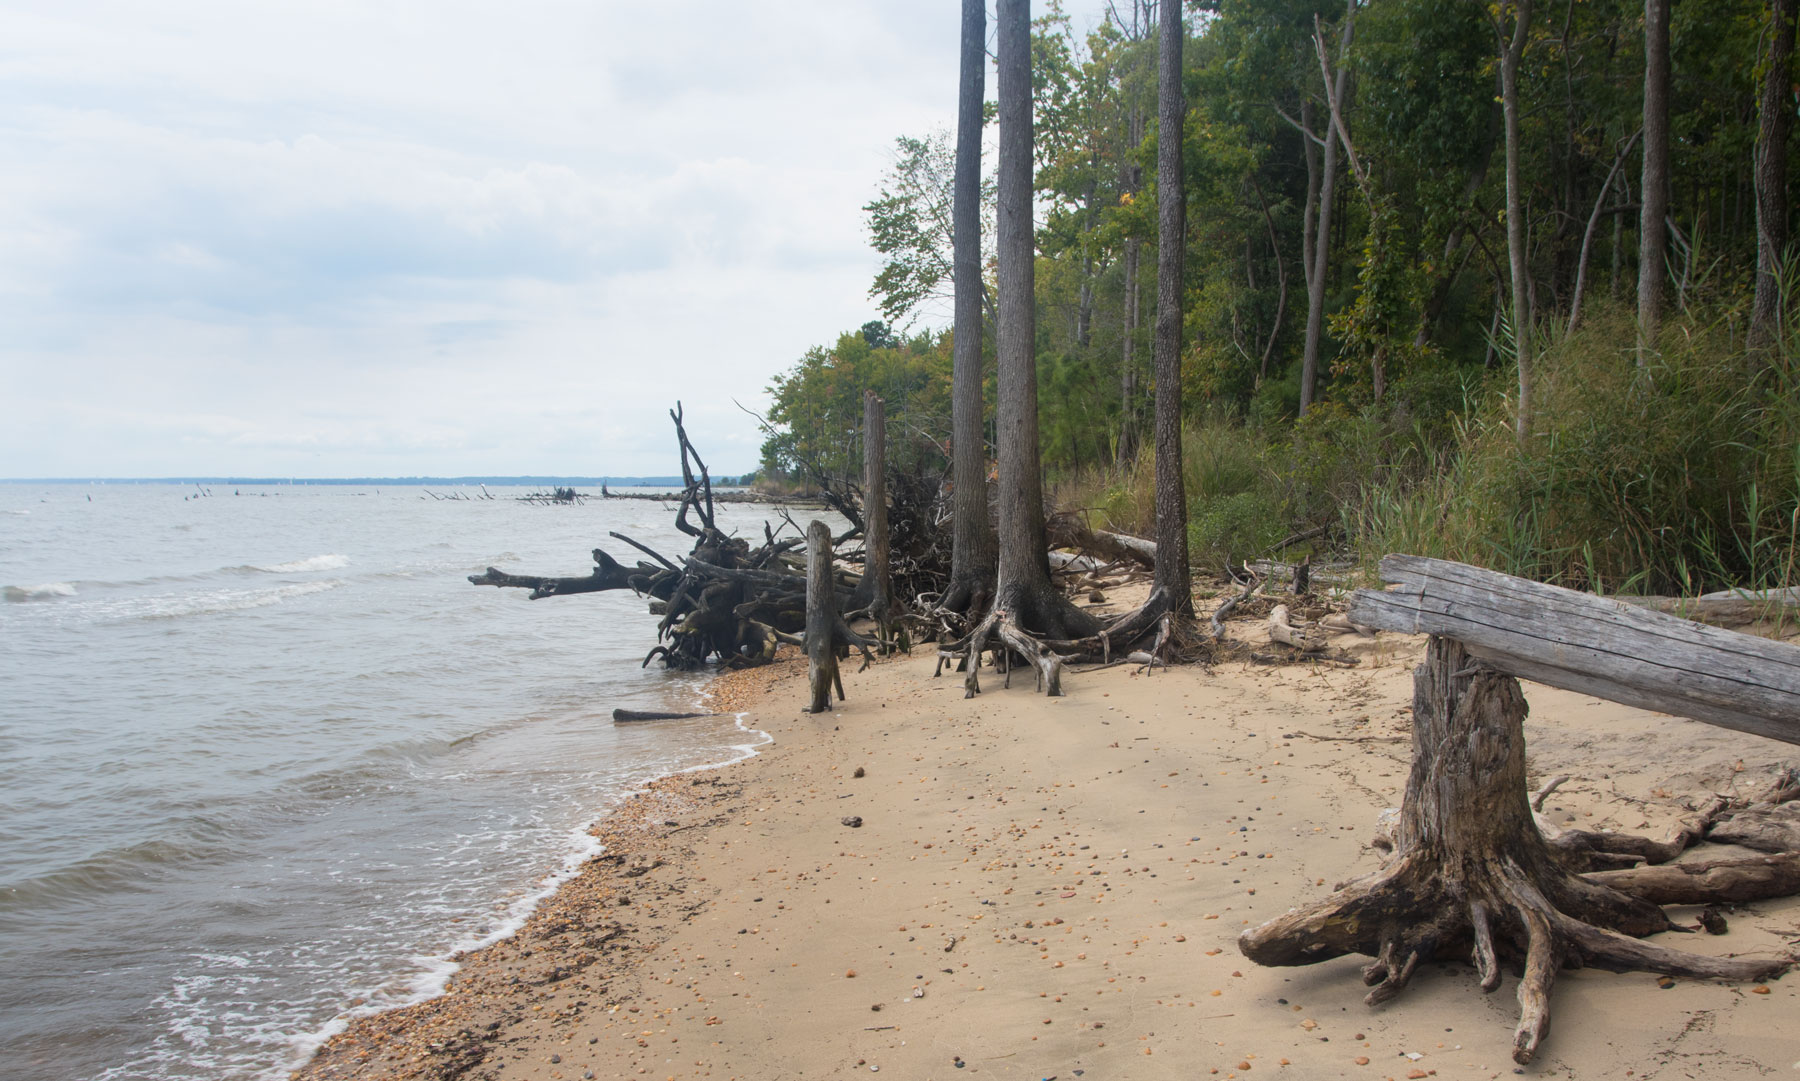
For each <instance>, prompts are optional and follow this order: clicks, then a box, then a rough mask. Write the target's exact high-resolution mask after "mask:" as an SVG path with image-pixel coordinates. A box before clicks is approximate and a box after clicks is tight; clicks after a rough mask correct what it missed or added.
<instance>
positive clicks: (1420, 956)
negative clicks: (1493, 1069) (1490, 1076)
mask: <svg viewBox="0 0 1800 1081" xmlns="http://www.w3.org/2000/svg"><path fill="white" fill-rule="evenodd" d="M1525 710H1526V706H1525V699H1524V696H1523V694H1522V693H1521V692H1520V689H1519V684H1518V681H1517V680H1516V679H1514V678H1513V677H1512V676H1510V675H1506V674H1504V673H1502V672H1497V671H1494V670H1493V669H1491V668H1488V667H1486V666H1484V665H1482V664H1478V663H1474V662H1473V660H1472V657H1471V655H1470V654H1469V653H1468V652H1467V651H1465V649H1464V648H1463V646H1462V645H1461V644H1460V643H1458V642H1455V641H1452V640H1450V639H1447V638H1439V637H1433V638H1432V639H1431V641H1430V643H1429V644H1428V645H1427V647H1426V653H1425V661H1424V663H1423V664H1422V665H1420V667H1419V668H1418V669H1417V671H1416V672H1415V674H1414V690H1413V760H1412V772H1411V775H1410V777H1409V778H1408V780H1407V785H1406V796H1405V801H1404V803H1403V804H1402V806H1401V810H1400V818H1399V821H1398V822H1397V823H1396V824H1395V827H1394V829H1393V834H1392V836H1393V845H1394V847H1393V855H1392V857H1391V858H1390V860H1389V861H1388V863H1387V865H1386V866H1385V867H1384V868H1382V869H1381V870H1379V871H1377V872H1375V873H1373V874H1370V875H1366V876H1364V877H1362V878H1359V879H1356V880H1354V881H1352V882H1349V883H1346V884H1345V885H1344V886H1343V887H1342V888H1341V889H1340V890H1339V891H1338V892H1337V893H1335V894H1333V895H1331V896H1328V897H1325V898H1322V899H1320V900H1318V901H1315V902H1313V903H1311V904H1309V905H1304V906H1302V907H1300V908H1296V909H1292V910H1290V911H1289V912H1288V913H1287V914H1286V915H1283V916H1280V917H1278V918H1276V919H1274V920H1271V921H1269V922H1268V923H1265V924H1263V925H1262V926H1260V927H1255V928H1252V929H1250V930H1248V931H1245V932H1244V933H1243V934H1242V935H1241V936H1240V937H1239V939H1238V946H1239V948H1240V949H1241V950H1243V952H1244V954H1245V956H1247V957H1249V958H1250V959H1251V960H1253V961H1255V962H1257V963H1259V964H1265V965H1303V964H1312V963H1314V962H1318V961H1324V960H1329V959H1330V958H1333V957H1339V956H1342V955H1344V954H1350V953H1361V954H1365V955H1367V956H1369V957H1372V958H1374V959H1375V960H1374V961H1373V962H1372V963H1371V964H1369V965H1368V966H1367V967H1366V968H1365V969H1364V970H1363V980H1364V982H1365V983H1367V984H1370V985H1371V986H1372V987H1373V990H1372V991H1370V992H1369V995H1368V997H1367V999H1366V1001H1367V1002H1368V1004H1369V1005H1371V1006H1373V1005H1378V1004H1380V1003H1382V1002H1386V1001H1388V1000H1389V999H1392V998H1394V997H1395V996H1397V995H1399V994H1400V993H1401V992H1402V991H1403V990H1404V989H1405V988H1406V986H1407V983H1408V982H1409V981H1410V980H1411V979H1412V976H1413V973H1414V972H1416V971H1417V969H1418V966H1419V964H1420V963H1421V962H1426V961H1430V960H1432V959H1433V958H1434V957H1445V958H1449V957H1456V958H1462V957H1470V958H1472V960H1473V961H1474V964H1475V967H1476V970H1477V972H1478V973H1479V975H1480V979H1481V986H1482V988H1483V989H1484V990H1487V991H1492V990H1494V989H1496V988H1498V987H1499V986H1500V980H1501V965H1502V963H1503V962H1508V961H1511V962H1515V963H1517V964H1519V965H1522V966H1523V972H1524V975H1523V977H1522V978H1521V979H1520V981H1519V987H1518V1001H1519V1026H1518V1030H1517V1032H1516V1034H1515V1036H1514V1041H1513V1058H1514V1060H1516V1061H1517V1062H1519V1063H1521V1064H1524V1063H1528V1062H1530V1061H1531V1060H1532V1058H1533V1056H1535V1055H1536V1054H1537V1051H1538V1049H1539V1047H1540V1045H1541V1044H1542V1042H1543V1039H1544V1036H1545V1034H1546V1032H1547V1031H1548V1030H1549V1027H1550V989H1551V985H1552V984H1553V982H1554V981H1555V979H1556V973H1557V972H1558V970H1560V969H1562V968H1564V967H1580V966H1583V965H1590V966H1593V967H1597V968H1605V969H1610V970H1612V971H1617V972H1627V971H1649V972H1662V973H1666V974H1669V975H1675V976H1692V977H1699V978H1711V979H1734V980H1738V979H1766V978H1769V977H1771V976H1775V975H1778V974H1780V973H1781V972H1783V971H1785V970H1786V968H1787V967H1788V964H1789V962H1788V961H1786V960H1783V959H1754V960H1737V959H1728V958H1716V957H1702V956H1698V955H1694V954H1688V953H1683V952H1680V951H1677V950H1672V949H1669V948H1667V947H1664V946H1660V945H1654V944H1651V943H1646V942H1640V941H1638V940H1637V939H1636V938H1635V937H1632V936H1641V935H1647V934H1652V933H1655V932H1657V931H1665V930H1669V929H1671V928H1673V926H1674V925H1673V924H1672V923H1671V922H1670V921H1669V919H1668V917H1667V916H1666V915H1664V913H1663V911H1662V909H1661V908H1659V907H1657V906H1656V905H1655V904H1653V903H1651V902H1649V901H1646V900H1642V899H1640V898H1638V897H1633V896H1628V895H1627V894H1625V893H1621V892H1619V891H1617V890H1613V889H1608V888H1606V887H1604V886H1601V885H1599V884H1597V883H1596V882H1594V881H1591V880H1589V879H1587V878H1584V877H1582V876H1579V875H1576V874H1573V873H1571V872H1570V871H1569V870H1567V869H1566V868H1565V867H1564V866H1563V864H1562V863H1561V862H1560V861H1559V860H1558V858H1557V856H1556V854H1555V853H1554V852H1553V851H1552V850H1551V848H1550V846H1549V845H1548V844H1546V843H1545V840H1544V837H1543V835H1542V834H1541V833H1539V832H1538V828H1537V825H1536V823H1535V822H1534V821H1533V818H1532V813H1531V805H1530V802H1529V798H1528V795H1527V789H1526V787H1525V737H1524V728H1523V722H1524V718H1525Z"/></svg>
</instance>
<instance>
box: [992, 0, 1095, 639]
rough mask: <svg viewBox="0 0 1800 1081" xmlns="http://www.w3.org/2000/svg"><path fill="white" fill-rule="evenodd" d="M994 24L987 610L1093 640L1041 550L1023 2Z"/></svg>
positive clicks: (1012, 3) (1005, 2)
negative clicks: (992, 575)
mask: <svg viewBox="0 0 1800 1081" xmlns="http://www.w3.org/2000/svg"><path fill="white" fill-rule="evenodd" d="M995 21H996V23H997V24H998V27H997V28H998V41H997V50H996V51H997V53H998V58H997V60H998V62H997V63H996V65H995V67H996V69H997V73H998V76H999V84H1000V85H999V98H1000V177H999V187H1000V190H999V205H998V208H997V209H998V213H997V217H998V234H999V235H998V241H999V243H998V245H997V255H998V258H999V277H1000V320H999V325H998V327H997V328H996V337H997V344H998V352H999V392H998V393H999V397H998V401H997V403H996V404H997V410H996V412H997V425H998V429H999V431H998V437H997V442H998V443H999V444H1000V538H999V539H1000V576H999V583H998V585H997V586H996V587H995V607H996V608H997V609H999V610H1002V611H1004V612H1006V613H1007V615H1008V616H1009V617H1010V618H1011V619H1013V620H1015V621H1016V622H1017V623H1019V624H1020V625H1022V626H1024V627H1026V628H1028V629H1030V630H1034V631H1038V632H1041V633H1044V634H1046V635H1048V636H1049V637H1051V638H1075V637H1081V636H1083V635H1087V634H1092V633H1094V632H1095V631H1097V630H1098V629H1099V623H1098V621H1096V620H1095V619H1094V618H1093V617H1092V616H1090V615H1088V614H1087V613H1085V612H1081V611H1079V610H1077V609H1076V608H1075V607H1074V606H1073V605H1072V604H1070V603H1069V602H1068V600H1067V599H1066V598H1064V597H1063V596H1062V594H1060V593H1058V592H1057V591H1056V590H1055V589H1054V588H1053V587H1052V586H1051V584H1050V561H1049V557H1048V547H1047V545H1046V543H1045V533H1044V489H1043V482H1042V479H1041V478H1040V476H1039V455H1038V415H1037V357H1036V355H1035V352H1034V350H1035V347H1036V337H1037V336H1036V323H1037V314H1036V297H1035V288H1034V286H1035V270H1034V267H1033V265H1032V260H1033V257H1034V254H1035V248H1034V243H1033V241H1034V238H1033V225H1032V216H1031V203H1032V157H1031V150H1032V123H1031V4H1030V0H999V6H998V8H997V10H996V14H995Z"/></svg>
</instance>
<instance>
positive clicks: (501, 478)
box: [0, 471, 752, 488]
mask: <svg viewBox="0 0 1800 1081" xmlns="http://www.w3.org/2000/svg"><path fill="white" fill-rule="evenodd" d="M746 472H752V471H746ZM743 475H744V474H743V473H721V474H719V476H720V477H740V476H743ZM682 483H683V481H682V479H681V478H680V477H678V476H638V477H615V476H577V475H563V474H555V473H514V474H483V475H475V474H470V475H467V476H456V477H424V476H411V477H249V476H243V477H233V476H199V475H196V476H177V477H0V484H180V485H189V484H237V485H243V486H246V487H286V486H291V485H308V484H327V485H353V484H362V485H368V484H393V485H425V484H461V485H470V484H493V485H496V486H514V487H516V486H520V485H527V484H562V485H576V484H586V485H595V484H602V485H609V486H614V487H621V488H634V487H638V488H667V487H676V488H679V487H681V485H682Z"/></svg>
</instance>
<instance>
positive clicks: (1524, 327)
mask: <svg viewBox="0 0 1800 1081" xmlns="http://www.w3.org/2000/svg"><path fill="white" fill-rule="evenodd" d="M1650 2H1654V0H1650ZM1509 6H1510V7H1511V8H1512V9H1513V12H1512V16H1513V25H1512V33H1511V34H1510V35H1508V34H1507V32H1506V29H1505V27H1506V22H1505V17H1506V9H1507V7H1509ZM1530 31H1531V0H1513V2H1512V3H1510V4H1502V5H1501V6H1500V9H1499V11H1498V12H1496V14H1495V16H1494V38H1495V40H1496V41H1497V42H1498V43H1499V45H1500V108H1501V110H1502V111H1503V112H1504V114H1505V116H1506V254H1507V264H1508V267H1509V270H1510V272H1511V277H1512V322H1513V349H1514V352H1515V354H1516V356H1517V359H1518V367H1519V415H1518V418H1517V419H1516V421H1515V425H1516V430H1517V433H1518V436H1519V439H1520V441H1521V442H1523V441H1524V439H1525V437H1526V436H1528V435H1530V434H1531V359H1532V358H1531V277H1530V270H1529V268H1528V267H1527V266H1526V265H1525V197H1524V192H1523V190H1522V189H1523V185H1524V181H1523V179H1522V178H1521V177H1520V175H1519V61H1520V59H1521V58H1523V56H1524V55H1525V41H1526V36H1527V35H1528V34H1529V33H1530Z"/></svg>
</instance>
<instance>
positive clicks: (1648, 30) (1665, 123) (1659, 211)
mask: <svg viewBox="0 0 1800 1081" xmlns="http://www.w3.org/2000/svg"><path fill="white" fill-rule="evenodd" d="M1640 187H1641V188H1642V189H1643V196H1642V197H1643V209H1642V210H1641V211H1640V212H1639V215H1638V364H1639V365H1642V364H1643V363H1644V362H1645V361H1646V360H1647V359H1648V352H1649V351H1650V350H1651V349H1654V348H1656V333H1657V329H1658V327H1659V326H1660V325H1661V322H1662V308H1663V291H1664V289H1663V283H1664V281H1665V280H1666V279H1667V277H1668V274H1667V271H1666V270H1665V268H1664V266H1663V264H1664V262H1665V261H1666V259H1667V255H1668V244H1669V240H1668V231H1667V225H1666V224H1665V222H1666V219H1667V218H1668V216H1669V0H1644V179H1643V183H1642V184H1641V185H1640Z"/></svg>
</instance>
